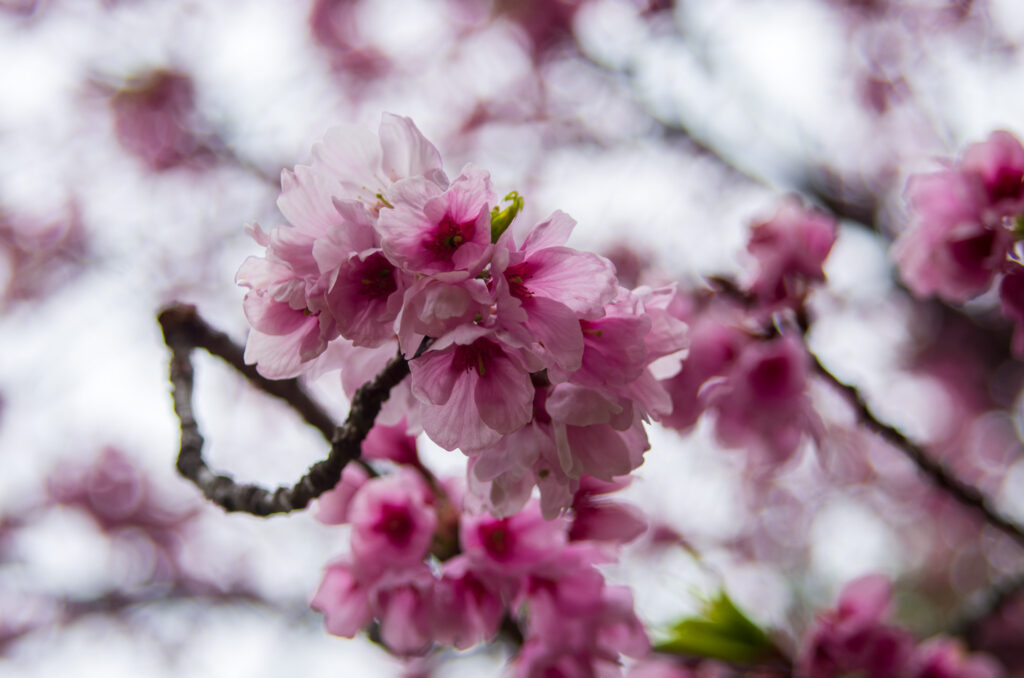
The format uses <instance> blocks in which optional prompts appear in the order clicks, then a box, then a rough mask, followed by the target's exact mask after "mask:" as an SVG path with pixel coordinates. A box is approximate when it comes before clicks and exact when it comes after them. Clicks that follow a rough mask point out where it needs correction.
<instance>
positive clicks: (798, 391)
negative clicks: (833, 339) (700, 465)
mask: <svg viewBox="0 0 1024 678" xmlns="http://www.w3.org/2000/svg"><path fill="white" fill-rule="evenodd" d="M808 369H809V363H808V358H807V351H806V349H805V348H804V346H803V344H802V343H801V341H800V340H799V339H797V338H796V337H793V336H791V335H783V336H781V337H778V338H776V339H772V340H770V341H754V342H751V343H748V344H747V345H746V346H745V347H744V349H743V351H742V353H741V354H740V355H739V356H738V358H737V359H736V362H735V364H734V365H733V367H732V369H731V370H730V371H729V373H728V374H727V375H725V377H724V378H723V379H722V380H720V381H718V382H717V383H713V384H711V385H709V386H707V387H706V388H705V390H704V393H703V395H704V397H706V399H707V406H708V407H709V408H712V409H714V411H715V434H716V436H717V437H718V439H719V440H720V441H721V442H722V443H723V444H725V445H728V446H730V447H743V448H746V449H748V450H750V451H751V452H752V453H753V454H755V455H756V456H757V457H758V458H759V459H760V460H761V461H764V462H770V463H771V465H773V466H774V465H776V464H778V463H779V462H782V461H785V460H786V459H788V458H789V456H790V455H791V454H792V453H793V452H794V451H796V449H797V447H798V446H799V444H800V441H801V440H802V438H803V436H804V434H805V433H808V432H810V433H815V434H816V432H817V430H818V428H819V420H818V418H817V415H816V414H815V413H814V409H813V406H812V405H811V403H810V400H809V397H808V395H807V393H806V385H807V373H808Z"/></svg>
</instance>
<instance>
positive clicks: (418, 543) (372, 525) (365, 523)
mask: <svg viewBox="0 0 1024 678" xmlns="http://www.w3.org/2000/svg"><path fill="white" fill-rule="evenodd" d="M348 517H349V520H350V521H351V522H352V539H351V544H352V555H353V557H354V559H355V561H356V563H358V564H361V565H365V566H367V567H372V568H381V567H384V568H403V567H406V566H410V565H413V564H415V563H418V562H420V561H422V560H423V558H424V556H426V554H427V550H428V549H429V548H430V541H431V539H432V538H433V536H434V528H435V527H436V526H437V514H436V513H435V511H434V507H433V503H432V496H431V494H430V490H428V489H427V487H426V486H425V485H424V483H423V481H422V480H421V479H420V476H419V475H418V474H417V473H416V472H415V471H413V470H411V469H408V468H402V469H400V470H399V471H398V472H396V473H394V474H392V475H388V476H385V477H382V478H374V479H372V480H370V481H368V482H366V483H365V484H364V485H363V486H362V487H361V488H360V489H359V491H358V492H357V493H356V495H355V497H353V499H352V502H351V505H350V506H349V510H348Z"/></svg>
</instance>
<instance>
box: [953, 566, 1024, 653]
mask: <svg viewBox="0 0 1024 678" xmlns="http://www.w3.org/2000/svg"><path fill="white" fill-rule="evenodd" d="M1020 595H1024V575H1017V576H1015V577H1011V578H1009V579H1007V580H1005V581H1002V582H999V583H997V584H996V585H995V586H993V587H991V588H990V589H989V590H987V591H985V593H984V594H983V596H982V598H981V599H980V600H979V601H978V602H977V603H976V604H974V605H972V606H970V607H968V608H967V610H966V611H965V612H964V613H963V614H962V615H961V616H960V619H959V620H957V621H956V622H955V623H954V624H953V630H952V633H953V635H956V636H959V637H961V638H963V639H964V640H965V641H966V642H967V645H968V647H970V648H972V649H976V650H977V649H982V648H981V645H982V641H983V636H984V627H985V626H986V624H987V623H988V622H991V621H994V620H995V619H996V618H997V617H999V616H1000V615H1001V614H1002V612H1003V611H1004V610H1005V609H1006V608H1007V606H1009V605H1010V603H1012V602H1013V601H1015V600H1016V599H1017V597H1018V596H1020Z"/></svg>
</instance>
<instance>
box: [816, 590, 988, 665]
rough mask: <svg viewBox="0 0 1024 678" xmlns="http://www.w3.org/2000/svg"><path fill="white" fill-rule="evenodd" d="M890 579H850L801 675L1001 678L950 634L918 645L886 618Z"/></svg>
mask: <svg viewBox="0 0 1024 678" xmlns="http://www.w3.org/2000/svg"><path fill="white" fill-rule="evenodd" d="M891 595H892V593H891V589H890V586H889V582H888V581H887V580H886V579H885V578H884V577H882V576H880V575H870V576H867V577H862V578H860V579H857V580H855V581H853V582H850V583H849V584H848V585H847V586H846V588H845V589H843V591H842V593H841V594H840V596H839V602H838V605H837V606H836V609H835V610H831V611H829V612H827V613H825V614H823V615H822V616H821V617H820V618H819V619H818V621H817V623H816V625H815V626H814V628H813V629H811V632H810V633H809V634H808V637H807V638H806V640H805V642H804V645H803V648H802V650H801V659H800V667H799V670H800V675H801V676H805V677H806V678H833V677H835V676H842V675H847V674H848V673H853V672H857V671H862V672H864V674H865V675H869V676H873V677H875V678H887V677H891V678H934V677H937V676H941V677H942V678H998V677H999V676H1000V675H1001V674H1000V671H999V668H998V666H997V665H996V664H995V663H994V662H993V661H992V660H991V659H989V658H988V657H986V656H984V655H967V654H966V653H965V652H964V650H963V648H962V647H961V646H960V645H959V644H958V643H957V642H956V641H953V640H951V639H948V638H941V637H940V638H933V639H931V640H928V641H925V642H924V643H921V644H920V645H916V646H915V642H914V638H913V636H911V635H910V633H908V632H907V631H905V630H903V629H901V628H899V627H896V626H893V625H890V624H888V623H887V622H886V618H887V616H888V610H889V606H890V599H891Z"/></svg>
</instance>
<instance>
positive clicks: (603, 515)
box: [569, 476, 647, 544]
mask: <svg viewBox="0 0 1024 678" xmlns="http://www.w3.org/2000/svg"><path fill="white" fill-rule="evenodd" d="M629 481H630V478H628V477H626V478H623V479H616V480H615V481H612V482H605V481H601V480H597V479H596V478H592V477H591V476H583V477H582V478H580V488H579V489H578V490H577V491H576V496H575V497H573V501H572V510H573V520H572V527H570V528H569V539H570V540H571V541H581V540H594V541H612V542H617V543H623V544H624V543H626V542H629V541H632V540H633V539H636V538H637V537H639V536H640V535H641V534H643V533H644V532H645V531H646V530H647V521H646V520H645V519H644V517H643V513H642V512H641V511H640V510H639V509H638V508H636V507H635V506H632V505H630V504H626V503H623V502H618V501H613V500H611V499H608V498H605V497H603V495H606V494H609V493H611V492H616V491H618V490H620V489H622V488H623V487H625V486H627V485H628V484H629Z"/></svg>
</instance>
